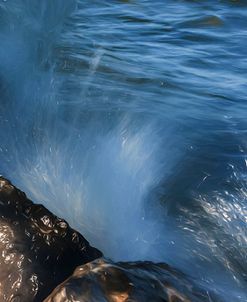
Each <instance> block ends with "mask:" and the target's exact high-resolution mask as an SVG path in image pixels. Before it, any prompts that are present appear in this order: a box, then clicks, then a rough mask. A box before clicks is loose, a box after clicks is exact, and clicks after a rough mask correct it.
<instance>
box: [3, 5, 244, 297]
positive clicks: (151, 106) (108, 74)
mask: <svg viewBox="0 0 247 302" xmlns="http://www.w3.org/2000/svg"><path fill="white" fill-rule="evenodd" d="M246 48H247V4H246V1H240V0H239V1H237V0H236V1H233V0H232V1H230V0H228V1H227V0H221V1H220V0H215V1H210V0H207V1H192V0H191V1H188V0H187V1H185V0H184V1H183V0H173V1H170V0H167V1H161V0H156V1H147V0H146V1H145V0H142V1H141V0H133V1H131V0H129V1H127V0H125V1H123V0H122V1H115V0H112V1H104V0H100V1H96V0H95V1H92V0H91V1H87V0H85V1H82V0H78V1H76V0H74V1H73V0H66V1H65V0H64V1H62V0H52V1H48V0H42V1H38V0H7V1H3V0H0V102H1V103H0V104H1V106H0V173H1V174H2V175H4V176H5V177H7V178H9V179H10V180H11V181H12V182H13V183H14V184H15V185H17V186H18V187H20V188H21V189H22V190H23V191H25V192H26V193H27V195H28V196H29V197H30V198H31V199H33V200H34V201H35V202H39V203H43V204H44V205H45V206H47V207H48V208H49V209H50V210H51V211H53V212H54V213H56V214H57V215H59V216H62V217H64V218H66V220H67V221H68V222H69V223H70V224H71V225H72V226H73V227H74V228H76V229H78V230H79V231H80V232H81V233H82V234H83V235H84V236H85V237H86V238H87V239H88V240H89V242H90V243H91V244H92V245H94V246H96V247H97V248H99V249H101V250H102V251H103V252H104V254H105V256H106V257H109V258H111V259H113V260H116V261H118V260H121V261H124V260H130V261H131V260H152V261H160V262H166V263H168V264H170V265H172V266H173V267H175V268H176V269H178V270H181V271H182V272H184V273H185V274H187V275H188V276H189V277H190V278H192V279H193V280H195V282H197V283H198V285H199V286H200V287H203V288H204V289H206V290H207V291H208V293H209V294H208V301H209V302H211V301H216V300H214V299H213V298H212V297H211V296H210V292H213V293H215V294H216V295H217V296H218V297H219V300H217V301H241V302H244V301H247V174H246V172H247V155H246V151H247V121H246V113H247V104H246V89H247V85H246V70H247V58H246Z"/></svg>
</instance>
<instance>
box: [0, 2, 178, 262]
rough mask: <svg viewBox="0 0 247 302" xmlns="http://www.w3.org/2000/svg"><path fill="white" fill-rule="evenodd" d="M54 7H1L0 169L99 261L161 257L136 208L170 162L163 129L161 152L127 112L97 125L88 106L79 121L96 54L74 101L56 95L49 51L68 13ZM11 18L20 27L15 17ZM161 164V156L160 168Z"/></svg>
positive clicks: (156, 229) (146, 125)
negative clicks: (95, 251) (98, 254)
mask: <svg viewBox="0 0 247 302" xmlns="http://www.w3.org/2000/svg"><path fill="white" fill-rule="evenodd" d="M27 2H28V1H27ZM55 2H56V3H55ZM61 3H62V2H61V1H54V2H53V4H54V7H50V4H49V5H48V1H42V2H39V1H34V2H33V1H31V2H30V3H26V4H25V5H24V7H25V8H27V7H29V10H27V11H26V10H23V9H21V7H20V6H19V5H18V1H16V2H12V3H11V4H10V3H4V4H1V6H0V8H1V10H2V12H3V15H4V16H5V23H4V29H3V30H2V31H1V33H0V40H1V50H0V64H1V74H0V77H1V92H2V96H1V102H2V107H1V111H0V113H1V173H2V174H4V175H5V176H6V177H9V178H10V179H11V181H12V182H13V183H14V184H16V185H18V186H19V187H20V188H21V189H22V190H23V191H25V192H26V193H27V194H28V196H29V197H30V198H32V199H33V200H34V201H36V202H41V203H44V204H45V205H46V206H47V207H48V208H49V209H50V210H52V211H54V212H55V213H56V214H58V215H60V216H62V217H64V218H65V219H67V220H68V221H69V223H70V224H71V225H72V226H73V227H75V228H77V229H79V230H80V231H81V232H82V234H83V235H84V236H85V237H86V238H87V239H88V240H89V241H90V242H91V243H92V244H93V245H95V246H96V247H97V248H99V249H101V250H102V251H103V252H104V253H105V255H106V256H108V257H112V258H113V259H118V260H120V259H121V260H124V259H132V260H137V259H138V260H141V259H149V260H151V259H153V260H160V261H161V260H162V259H163V257H164V250H159V249H157V248H156V246H157V244H160V243H161V241H162V240H161V236H163V235H164V234H163V235H161V234H162V233H164V232H163V231H162V232H161V229H160V228H161V227H160V222H159V219H158V218H157V216H156V215H155V213H152V215H151V213H150V211H149V212H148V213H147V208H146V206H145V205H147V200H148V199H150V200H151V198H150V195H151V192H152V190H153V189H154V188H155V187H156V186H158V185H159V183H160V182H161V180H162V179H163V178H164V175H165V174H166V173H164V171H162V170H163V169H164V168H165V169H166V171H167V172H168V171H170V170H171V169H172V167H173V164H174V161H175V158H174V160H173V157H174V152H173V155H172V153H171V151H169V144H170V143H168V142H169V141H170V137H169V131H167V134H165V135H167V140H166V141H167V146H166V147H167V148H166V149H165V150H164V149H163V150H162V153H161V139H160V135H159V133H158V132H159V131H160V129H159V127H158V126H157V123H154V122H152V120H151V119H150V118H149V119H148V121H147V120H146V121H145V122H143V121H142V122H139V121H138V120H137V119H136V118H135V116H133V115H131V113H130V114H121V115H120V116H118V117H117V118H115V119H111V118H110V119H105V117H103V118H102V116H101V115H100V114H98V113H97V108H95V109H94V111H93V112H92V113H91V117H90V118H88V119H87V120H84V119H83V117H82V116H83V112H84V111H85V110H87V107H86V105H85V102H84V101H85V99H84V98H85V91H86V90H87V89H88V87H89V86H90V83H91V82H92V81H93V76H94V73H95V72H96V71H97V66H98V64H99V63H100V59H101V57H102V56H103V55H104V52H103V51H102V50H99V51H97V52H96V54H95V56H94V58H93V59H92V63H91V64H90V68H89V72H88V76H87V77H86V78H85V81H84V82H83V83H81V92H80V93H81V99H80V101H79V102H78V101H75V102H74V101H73V99H70V102H69V103H66V101H65V100H64V99H63V98H61V94H60V92H59V89H60V88H61V86H62V85H63V82H62V80H61V78H60V77H59V76H58V75H57V74H56V72H55V71H54V69H55V66H54V63H53V61H52V55H51V53H52V47H53V46H54V44H55V42H56V39H57V38H58V36H59V34H60V29H61V26H62V23H63V22H64V20H65V18H66V17H68V15H69V14H70V13H71V12H72V11H73V8H74V5H73V3H70V2H69V1H68V2H67V1H66V4H64V2H63V5H65V6H63V7H61ZM17 13H18V14H20V15H22V19H21V20H20V21H18V19H17V20H16V18H14V16H15V14H17ZM68 112H69V113H70V115H69V116H70V118H69V119H68V117H67V114H68ZM103 115H104V114H103ZM162 139H164V137H163V138H162ZM161 154H162V156H161ZM164 158H169V161H167V162H166V166H165V167H164V164H163V163H162V159H164ZM161 175H162V177H161ZM148 208H149V210H150V209H151V207H148ZM153 211H155V210H154V209H153ZM150 216H153V217H156V218H155V219H154V218H153V219H150V218H147V217H150Z"/></svg>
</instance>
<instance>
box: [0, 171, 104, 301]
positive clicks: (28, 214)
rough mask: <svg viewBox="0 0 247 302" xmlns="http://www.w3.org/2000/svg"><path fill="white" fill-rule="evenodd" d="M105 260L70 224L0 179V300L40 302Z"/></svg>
mask: <svg viewBox="0 0 247 302" xmlns="http://www.w3.org/2000/svg"><path fill="white" fill-rule="evenodd" d="M100 256H102V254H101V252H99V251H98V250H97V249H95V248H93V247H91V246H90V245H89V243H88V242H87V241H86V240H85V238H83V237H82V236H81V235H80V234H79V233H78V232H76V231H75V230H73V229H71V228H70V227H69V225H68V224H67V222H66V221H65V220H63V219H60V218H58V217H56V216H54V215H53V214H52V213H51V212H49V211H48V210H47V209H46V208H45V207H44V206H42V205H38V204H37V205H36V204H33V203H32V202H31V201H30V200H29V199H27V198H26V195H25V194H24V193H23V192H21V191H20V190H18V189H16V188H15V187H14V186H13V185H12V184H11V183H10V182H9V181H7V180H5V179H4V178H2V177H0V301H1V302H4V301H9V302H10V301H11V302H29V301H30V302H31V301H37V302H40V301H42V300H43V299H44V298H45V297H47V296H48V294H49V293H50V292H51V291H52V290H53V289H54V287H56V286H57V285H58V284H59V283H61V282H62V281H64V280H65V279H66V278H67V277H69V275H70V274H72V272H73V270H74V269H75V268H76V267H77V266H78V265H81V264H83V263H87V262H89V261H92V260H94V259H96V258H98V257H100Z"/></svg>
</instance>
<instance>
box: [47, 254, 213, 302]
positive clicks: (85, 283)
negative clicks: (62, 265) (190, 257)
mask: <svg viewBox="0 0 247 302" xmlns="http://www.w3.org/2000/svg"><path fill="white" fill-rule="evenodd" d="M66 301H70V302H78V301H83V302H99V301H102V302H137V301H138V302H151V301H152V302H192V301H193V302H199V301H200V302H202V301H208V300H207V294H203V293H201V292H199V291H198V289H196V288H194V287H193V284H192V282H191V281H189V280H187V279H186V277H185V276H184V275H183V274H181V273H178V272H177V271H175V270H173V269H171V268H170V267H169V266H168V265H166V264H154V263H152V262H126V263H124V262H119V263H113V262H111V261H109V260H106V259H103V258H102V259H98V260H95V261H93V262H91V263H88V264H85V265H82V266H79V267H77V268H76V270H75V271H74V273H73V275H72V276H71V277H69V278H68V279H67V280H66V281H64V282H63V283H62V284H61V285H59V286H58V287H57V288H56V289H55V290H54V291H53V292H52V294H51V295H50V296H49V297H48V298H47V299H46V300H45V301H44V302H66Z"/></svg>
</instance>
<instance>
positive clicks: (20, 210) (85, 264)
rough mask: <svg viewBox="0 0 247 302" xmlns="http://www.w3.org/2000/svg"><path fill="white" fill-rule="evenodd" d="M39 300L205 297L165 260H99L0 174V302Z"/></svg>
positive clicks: (96, 253)
mask: <svg viewBox="0 0 247 302" xmlns="http://www.w3.org/2000/svg"><path fill="white" fill-rule="evenodd" d="M44 299H45V300H44ZM43 300H44V302H65V301H71V302H78V301H83V302H86V301H88V302H89V301H109V302H127V301H132V302H133V301H157V302H162V301H163V302H166V301H167V302H168V301H169V302H175V301H176V302H189V301H198V302H199V301H208V300H207V295H206V294H205V293H204V294H203V293H202V292H201V291H199V290H198V289H196V288H194V286H193V284H192V282H190V281H189V280H188V278H186V276H184V275H183V274H182V273H179V272H177V271H176V270H174V269H172V268H171V267H169V266H168V265H166V264H155V263H152V262H129V263H128V262H125V263H120V262H119V263H113V262H112V261H110V260H107V259H105V258H103V255H102V253H101V252H100V251H99V250H97V249H96V248H94V247H91V246H90V244H89V243H88V241H87V240H86V239H85V238H84V237H83V236H82V235H81V234H79V233H78V232H77V231H75V230H73V229H72V228H70V226H69V225H68V223H67V222H66V221H65V220H63V219H61V218H58V217H57V216H55V215H53V214H52V213H51V212H50V211H49V210H48V209H46V208H45V207H44V206H43V205H40V204H34V203H33V202H32V201H31V200H29V199H28V198H27V197H26V195H25V193H23V192H22V191H20V190H19V189H17V188H16V187H15V186H13V185H12V184H11V182H10V181H8V180H6V179H5V178H3V177H0V301H3V302H4V301H7V302H41V301H43Z"/></svg>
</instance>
